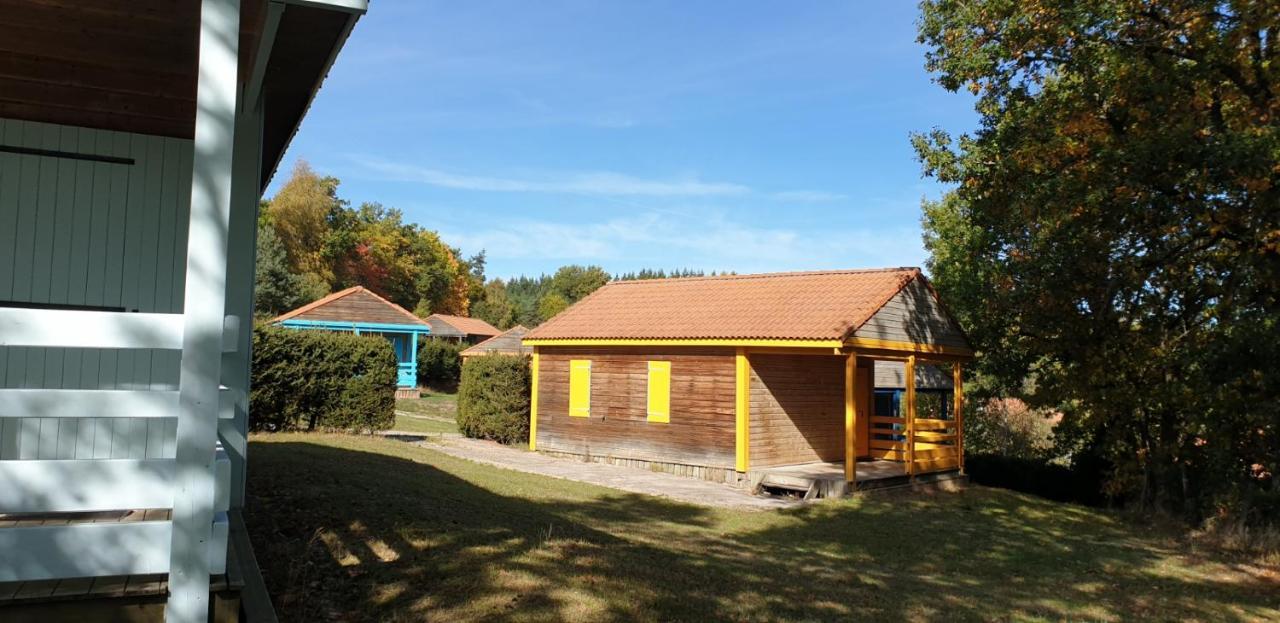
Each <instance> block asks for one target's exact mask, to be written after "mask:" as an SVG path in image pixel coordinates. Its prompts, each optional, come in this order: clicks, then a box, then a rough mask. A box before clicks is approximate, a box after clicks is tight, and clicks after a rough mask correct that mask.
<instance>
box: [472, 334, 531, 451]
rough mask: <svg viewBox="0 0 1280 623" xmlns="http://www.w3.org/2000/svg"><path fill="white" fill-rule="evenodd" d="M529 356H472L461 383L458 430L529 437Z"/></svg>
mask: <svg viewBox="0 0 1280 623" xmlns="http://www.w3.org/2000/svg"><path fill="white" fill-rule="evenodd" d="M529 388H530V370H529V358H528V357H522V356H515V355H485V356H483V357H472V358H471V359H470V360H468V361H467V365H465V366H463V368H462V383H461V385H460V386H459V387H458V430H460V431H462V434H464V435H466V436H468V437H475V438H477V439H492V440H494V441H500V442H502V443H519V442H521V441H528V440H529Z"/></svg>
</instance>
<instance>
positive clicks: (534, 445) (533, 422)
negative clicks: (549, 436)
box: [529, 346, 538, 452]
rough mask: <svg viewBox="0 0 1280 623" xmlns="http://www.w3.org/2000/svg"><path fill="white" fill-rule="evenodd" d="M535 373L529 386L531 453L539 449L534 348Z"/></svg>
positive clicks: (535, 371) (535, 366)
mask: <svg viewBox="0 0 1280 623" xmlns="http://www.w3.org/2000/svg"><path fill="white" fill-rule="evenodd" d="M531 365H532V366H533V372H532V373H531V374H530V378H529V385H530V386H531V390H530V395H529V451H530V452H534V451H537V449H538V347H537V346H534V347H533V361H532V363H531Z"/></svg>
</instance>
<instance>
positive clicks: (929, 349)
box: [844, 337, 973, 357]
mask: <svg viewBox="0 0 1280 623" xmlns="http://www.w3.org/2000/svg"><path fill="white" fill-rule="evenodd" d="M844 345H845V346H851V347H853V348H878V349H881V350H900V351H906V352H912V353H936V354H939V355H957V356H962V357H963V356H968V357H972V356H973V351H971V350H969V349H967V348H956V347H955V346H942V345H941V344H919V343H916V342H899V341H896V340H878V339H875V338H869V337H851V338H849V339H847V340H845V341H844Z"/></svg>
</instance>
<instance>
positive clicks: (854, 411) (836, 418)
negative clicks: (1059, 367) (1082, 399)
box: [524, 268, 973, 497]
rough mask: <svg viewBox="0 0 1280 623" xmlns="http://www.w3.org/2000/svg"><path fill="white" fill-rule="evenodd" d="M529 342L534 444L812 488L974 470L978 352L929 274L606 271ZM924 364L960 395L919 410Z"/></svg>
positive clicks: (827, 491)
mask: <svg viewBox="0 0 1280 623" xmlns="http://www.w3.org/2000/svg"><path fill="white" fill-rule="evenodd" d="M524 343H525V345H527V346H532V347H533V348H534V354H533V369H534V373H533V405H532V413H531V418H530V438H529V445H530V448H531V449H534V450H537V451H540V452H547V453H552V454H558V455H571V456H574V457H578V458H582V459H587V460H594V461H603V462H611V463H621V464H626V465H634V466H638V467H643V468H647V469H657V470H663V471H670V472H673V473H678V474H686V475H692V476H697V477H702V478H706V479H710V480H715V481H722V482H730V483H735V484H741V485H744V486H752V487H758V488H769V489H773V488H777V489H795V490H799V491H802V492H804V494H805V495H807V496H811V497H812V496H829V495H842V494H844V493H847V492H850V491H853V490H855V489H865V488H871V487H874V486H886V485H891V484H899V483H900V484H908V483H917V482H923V481H941V480H946V479H952V478H956V477H959V475H960V474H961V473H962V470H963V467H964V454H963V444H964V427H963V423H962V421H961V409H960V407H961V400H962V391H961V383H960V378H961V364H962V363H964V362H966V361H969V360H970V359H971V358H972V357H973V350H972V348H971V346H970V345H969V342H968V340H967V338H966V337H965V336H964V334H963V332H962V331H961V330H960V328H959V327H958V326H957V325H956V323H955V321H954V320H953V319H952V318H951V317H950V316H949V315H948V313H947V312H946V310H945V308H944V307H943V305H942V303H941V302H940V301H939V300H938V297H937V294H936V293H935V292H934V290H933V288H932V287H931V286H930V285H929V282H928V280H927V279H926V278H925V276H924V275H923V274H921V272H920V270H919V269H915V268H894V269H880V270H851V271H828V272H806V273H778V274H762V275H737V276H722V277H695V278H687V279H660V280H642V281H621V282H613V283H610V284H608V285H606V286H604V287H602V288H600V289H599V290H597V291H596V292H594V293H592V294H591V295H590V296H588V297H586V298H584V299H583V300H582V301H579V302H578V303H577V304H575V305H573V306H572V307H570V308H569V309H567V310H565V311H564V312H563V313H561V314H559V315H557V316H556V317H555V318H553V319H551V320H550V321H548V322H546V323H544V324H543V325H541V326H539V327H537V328H535V329H533V330H532V331H530V332H529V334H528V335H527V336H526V337H525V340H524ZM885 364H888V365H887V367H885V368H884V370H883V371H880V370H879V369H878V368H877V365H881V366H884V365H885ZM939 368H941V369H939ZM895 369H896V370H900V371H901V374H902V376H903V378H902V383H901V384H900V385H898V386H893V387H884V388H878V387H877V382H878V380H877V379H879V382H884V381H885V379H886V378H891V377H892V376H893V372H894V370H895ZM926 369H929V370H930V371H929V372H928V374H929V375H930V376H931V377H936V376H937V375H938V374H941V375H943V376H945V377H947V378H948V379H949V383H948V388H949V390H950V395H949V396H948V400H946V401H945V403H938V404H930V405H928V406H929V408H928V410H927V411H925V410H924V409H922V408H921V407H920V406H919V405H918V401H917V392H916V389H917V387H919V384H918V383H917V382H916V378H918V377H919V376H920V375H921V374H922V372H923V371H924V370H926ZM880 389H882V390H884V391H885V392H887V393H888V395H889V396H890V398H891V400H890V401H889V402H888V403H887V404H886V403H884V401H878V400H875V399H874V397H875V396H876V393H877V391H878V390H880ZM894 396H900V400H899V401H895V400H892V398H893V397H894Z"/></svg>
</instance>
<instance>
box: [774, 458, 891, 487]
mask: <svg viewBox="0 0 1280 623" xmlns="http://www.w3.org/2000/svg"><path fill="white" fill-rule="evenodd" d="M760 471H761V472H764V473H766V474H777V475H779V476H788V477H798V478H812V479H817V480H844V463H821V462H819V463H801V464H798V465H781V466H778V467H765V468H761V469H760ZM906 475H907V468H906V464H905V463H899V462H897V461H883V460H873V461H858V473H857V479H858V482H865V481H871V480H884V479H887V478H897V477H900V476H906Z"/></svg>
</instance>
